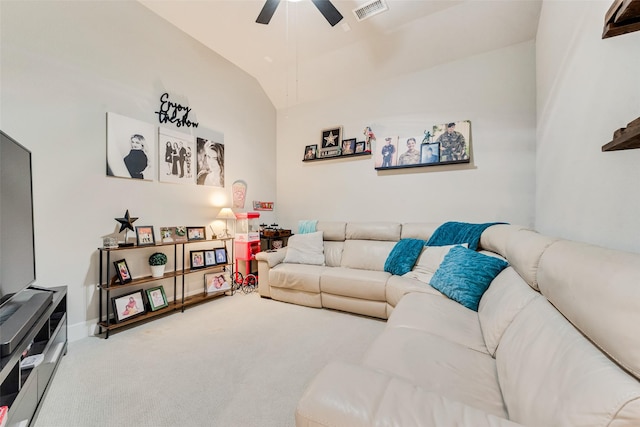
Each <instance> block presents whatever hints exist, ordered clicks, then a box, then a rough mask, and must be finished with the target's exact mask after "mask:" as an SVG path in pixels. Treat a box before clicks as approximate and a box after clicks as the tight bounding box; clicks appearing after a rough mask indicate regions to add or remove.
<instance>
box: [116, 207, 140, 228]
mask: <svg viewBox="0 0 640 427" xmlns="http://www.w3.org/2000/svg"><path fill="white" fill-rule="evenodd" d="M137 219H138V217H135V218H131V215H129V209H127V213H125V214H124V218H115V220H116V221H118V222H119V223H120V231H119V232H118V233H122V230H125V229H129V230H131V231H133V223H134V222H135V221H136V220H137Z"/></svg>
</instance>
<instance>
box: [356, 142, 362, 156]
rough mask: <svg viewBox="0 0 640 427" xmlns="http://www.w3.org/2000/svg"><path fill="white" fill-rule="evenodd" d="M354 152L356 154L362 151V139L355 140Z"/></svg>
mask: <svg viewBox="0 0 640 427" xmlns="http://www.w3.org/2000/svg"><path fill="white" fill-rule="evenodd" d="M355 152H356V154H358V153H364V141H358V142H356V150H355Z"/></svg>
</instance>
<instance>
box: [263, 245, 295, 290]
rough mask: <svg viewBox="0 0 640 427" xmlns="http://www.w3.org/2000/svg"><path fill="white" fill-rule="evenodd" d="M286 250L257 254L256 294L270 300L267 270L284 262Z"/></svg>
mask: <svg viewBox="0 0 640 427" xmlns="http://www.w3.org/2000/svg"><path fill="white" fill-rule="evenodd" d="M286 253H287V248H286V247H284V248H281V249H278V250H275V251H269V252H266V251H265V252H258V253H257V254H256V261H258V278H259V279H258V293H259V294H260V296H261V297H265V298H271V287H270V286H271V285H270V283H269V270H271V269H272V268H273V267H275V266H276V265H278V264H280V263H281V262H282V261H284V256H285V255H286Z"/></svg>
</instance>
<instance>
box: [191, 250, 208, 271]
mask: <svg viewBox="0 0 640 427" xmlns="http://www.w3.org/2000/svg"><path fill="white" fill-rule="evenodd" d="M189 260H190V263H189V264H190V266H191V269H192V270H196V269H198V268H204V267H206V264H205V260H204V251H191V252H190V253H189Z"/></svg>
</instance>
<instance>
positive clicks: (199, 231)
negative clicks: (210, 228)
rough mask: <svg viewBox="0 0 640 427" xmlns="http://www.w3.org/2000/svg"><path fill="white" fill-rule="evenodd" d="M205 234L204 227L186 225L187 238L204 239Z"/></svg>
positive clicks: (189, 239) (190, 239)
mask: <svg viewBox="0 0 640 427" xmlns="http://www.w3.org/2000/svg"><path fill="white" fill-rule="evenodd" d="M206 238H207V234H206V231H205V228H204V227H187V240H188V241H192V240H205V239H206Z"/></svg>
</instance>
